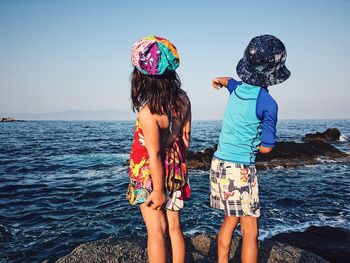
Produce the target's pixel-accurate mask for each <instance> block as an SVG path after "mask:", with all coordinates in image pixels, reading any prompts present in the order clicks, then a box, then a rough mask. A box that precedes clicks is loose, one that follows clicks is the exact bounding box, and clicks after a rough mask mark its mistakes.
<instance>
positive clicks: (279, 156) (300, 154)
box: [187, 141, 349, 170]
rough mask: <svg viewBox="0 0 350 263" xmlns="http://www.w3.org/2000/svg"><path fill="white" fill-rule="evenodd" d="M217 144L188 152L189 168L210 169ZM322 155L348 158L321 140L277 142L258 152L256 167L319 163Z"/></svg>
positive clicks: (266, 167)
mask: <svg viewBox="0 0 350 263" xmlns="http://www.w3.org/2000/svg"><path fill="white" fill-rule="evenodd" d="M216 148H217V146H213V147H211V148H207V149H205V150H204V151H202V152H191V151H189V152H188V156H187V163H188V168H190V169H199V170H208V169H210V162H211V158H212V156H213V154H214V152H215V151H216ZM319 156H324V157H327V158H331V159H338V158H349V156H348V154H346V153H344V152H342V151H340V150H338V149H337V148H335V147H334V146H332V145H330V144H328V143H326V142H322V141H311V142H307V143H296V142H277V143H276V146H275V148H274V150H273V151H272V152H271V153H268V154H258V155H257V158H256V166H257V168H258V169H268V168H274V167H278V166H281V167H286V168H288V167H295V166H302V165H313V164H317V163H319V160H317V157H319Z"/></svg>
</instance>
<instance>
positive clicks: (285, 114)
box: [0, 0, 350, 119]
mask: <svg viewBox="0 0 350 263" xmlns="http://www.w3.org/2000/svg"><path fill="white" fill-rule="evenodd" d="M349 32H350V1H347V0H333V1H332V0H304V1H302V0H300V1H281V0H276V1H274V0H271V1H261V0H257V1H243V0H241V1H234V0H231V1H215V0H211V1H209V0H208V1H205V0H196V1H189V0H187V1H186V0H184V1H138V0H134V1H123V0H120V1H118V0H114V1H107V0H104V1H98V0H96V1H79V0H74V1H72V0H56V1H55V0H50V1H47V0H41V1H39V0H38V1H34V0H32V1H30V0H22V1H18V0H0V91H1V93H0V94H1V95H0V112H24V113H32V112H52V111H63V110H69V109H81V110H104V109H113V108H114V109H120V110H121V109H129V108H130V100H129V89H130V79H129V78H130V73H131V70H132V67H131V63H130V49H131V46H132V44H133V43H134V42H135V41H136V40H138V39H139V38H142V37H144V36H148V35H152V34H156V35H159V36H162V37H165V38H168V39H170V40H171V41H172V42H173V43H174V44H175V45H176V47H177V49H178V51H179V54H180V59H181V65H180V67H179V70H178V73H179V75H180V77H181V79H182V82H183V88H184V89H185V90H186V91H187V92H188V94H189V96H190V98H191V99H192V105H193V115H194V118H195V119H203V118H205V119H213V118H215V119H220V118H222V114H223V112H224V108H225V105H226V101H227V93H226V92H225V91H224V90H220V91H215V90H213V89H212V88H211V87H210V80H211V78H213V77H215V76H233V77H237V75H236V72H235V67H236V64H237V62H238V60H239V59H240V58H241V57H242V54H243V51H244V49H245V47H246V46H247V44H248V42H249V41H250V39H251V38H252V37H254V36H256V35H260V34H266V33H268V34H273V35H276V36H277V37H279V38H280V39H281V40H282V41H283V42H284V43H285V46H286V48H287V52H288V58H287V63H286V64H287V67H288V68H289V69H290V71H291V72H292V76H291V78H290V79H289V80H288V81H286V82H285V83H284V84H282V85H278V86H273V87H271V88H270V92H271V94H272V95H273V96H274V97H275V99H276V100H277V102H278V104H279V117H280V118H350V103H349V99H350V96H349V95H350V91H349V89H350V84H349V82H350V68H349V60H350V34H349Z"/></svg>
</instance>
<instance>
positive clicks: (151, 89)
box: [131, 68, 184, 115]
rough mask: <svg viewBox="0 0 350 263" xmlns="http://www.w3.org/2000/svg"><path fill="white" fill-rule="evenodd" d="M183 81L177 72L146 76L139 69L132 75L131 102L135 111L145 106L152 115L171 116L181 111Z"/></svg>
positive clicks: (135, 69)
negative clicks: (174, 112)
mask: <svg viewBox="0 0 350 263" xmlns="http://www.w3.org/2000/svg"><path fill="white" fill-rule="evenodd" d="M182 93H184V91H183V90H182V89H181V81H180V78H179V76H178V75H177V74H176V72H175V71H171V72H169V73H167V74H163V75H160V76H154V75H144V74H142V73H141V72H140V71H139V70H138V69H137V68H134V71H133V72H132V74H131V101H132V109H133V111H134V112H135V111H139V110H140V109H141V107H142V106H144V105H145V104H147V105H148V107H149V109H150V111H151V113H152V114H158V115H163V114H167V115H168V114H170V113H171V112H173V110H176V111H178V110H180V108H181V105H182V104H183V101H182V100H181V98H180V94H182Z"/></svg>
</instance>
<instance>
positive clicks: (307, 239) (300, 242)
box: [272, 226, 350, 262]
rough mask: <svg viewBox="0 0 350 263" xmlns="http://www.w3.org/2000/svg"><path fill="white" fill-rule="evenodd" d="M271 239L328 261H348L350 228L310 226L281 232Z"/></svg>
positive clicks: (349, 258) (349, 256)
mask: <svg viewBox="0 0 350 263" xmlns="http://www.w3.org/2000/svg"><path fill="white" fill-rule="evenodd" d="M272 240H276V241H280V242H283V243H286V244H289V245H291V246H295V247H298V248H301V249H305V250H307V251H310V252H312V253H315V254H317V255H319V256H321V257H323V258H325V259H327V260H329V261H330V262H350V230H348V229H345V228H337V227H327V226H325V227H316V226H311V227H309V228H307V229H306V230H305V231H304V232H291V233H282V234H278V235H276V236H274V237H273V238H272Z"/></svg>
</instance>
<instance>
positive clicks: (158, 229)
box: [140, 205, 166, 263]
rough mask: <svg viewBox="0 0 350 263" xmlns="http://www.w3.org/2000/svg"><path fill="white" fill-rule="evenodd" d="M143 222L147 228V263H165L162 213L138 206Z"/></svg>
mask: <svg viewBox="0 0 350 263" xmlns="http://www.w3.org/2000/svg"><path fill="white" fill-rule="evenodd" d="M140 210H141V213H142V217H143V221H144V222H145V224H146V228H147V253H148V262H149V263H165V261H166V247H165V232H166V220H165V213H164V211H163V210H162V211H158V210H153V209H152V208H150V207H144V206H143V205H140Z"/></svg>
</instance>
